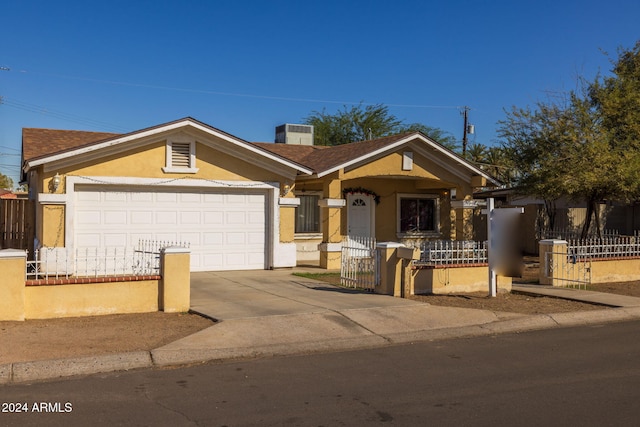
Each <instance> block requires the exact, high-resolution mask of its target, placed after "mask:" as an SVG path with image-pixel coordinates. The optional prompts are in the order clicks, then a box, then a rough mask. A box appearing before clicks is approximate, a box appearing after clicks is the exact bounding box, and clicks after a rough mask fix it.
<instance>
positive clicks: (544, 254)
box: [539, 239, 568, 286]
mask: <svg viewBox="0 0 640 427" xmlns="http://www.w3.org/2000/svg"><path fill="white" fill-rule="evenodd" d="M567 246H568V242H567V241H566V240H557V239H545V240H540V243H539V250H540V273H539V282H540V284H541V285H553V286H561V284H562V282H561V280H562V279H564V278H565V276H564V271H565V269H564V265H565V264H566V262H567Z"/></svg>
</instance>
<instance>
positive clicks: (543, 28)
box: [0, 0, 640, 182]
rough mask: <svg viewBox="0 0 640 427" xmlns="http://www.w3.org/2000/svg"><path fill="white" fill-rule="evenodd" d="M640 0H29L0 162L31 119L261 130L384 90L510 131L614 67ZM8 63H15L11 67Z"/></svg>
mask: <svg viewBox="0 0 640 427" xmlns="http://www.w3.org/2000/svg"><path fill="white" fill-rule="evenodd" d="M638 16H640V2H638V1H637V0H625V1H621V0H609V1H607V2H602V1H594V0H584V1H574V0H569V1H566V0H555V1H548V0H536V1H513V0H510V1H503V0H497V1H486V2H484V1H468V0H459V1H456V2H449V1H438V2H436V1H413V0H396V1H393V2H391V1H377V0H369V1H360V0H358V1H348V0H342V1H334V0H328V1H322V2H302V1H298V2H294V1H242V0H236V1H204V0H202V1H190V0H181V1H162V2H160V1H157V0H153V1H146V0H145V1H135V0H126V1H121V0H111V1H108V2H107V1H91V0H84V1H75V0H74V1H52V0H48V1H29V0H4V1H2V2H1V4H0V23H1V28H2V41H1V42H0V67H3V69H2V70H0V96H2V102H3V103H2V104H1V105H0V172H1V173H4V174H6V175H9V176H11V177H12V178H13V179H14V181H16V182H17V180H18V174H19V163H20V158H19V156H18V155H19V153H20V146H21V129H22V128H23V127H43V128H54V129H78V130H94V131H110V132H129V131H133V130H137V129H142V128H145V127H148V126H154V125H157V124H161V123H165V122H168V121H172V120H175V119H178V118H182V117H185V116H191V117H194V118H196V119H198V120H201V121H203V122H205V123H207V124H210V125H212V126H215V127H217V128H219V129H221V130H224V131H226V132H229V133H231V134H234V135H236V136H238V137H240V138H243V139H246V140H249V141H273V138H274V128H275V126H277V125H279V124H282V123H299V122H301V121H302V120H303V119H304V118H305V117H306V116H308V115H309V114H310V113H311V112H313V111H322V110H323V109H326V111H327V112H329V113H333V112H335V111H336V110H337V109H340V108H342V107H343V106H344V105H349V106H350V105H351V104H352V103H355V104H357V103H359V102H363V103H373V104H377V103H382V104H385V105H387V106H389V110H390V112H391V113H392V114H394V115H395V116H396V117H398V118H399V119H402V120H404V121H405V122H407V123H414V122H419V123H424V124H427V125H429V126H434V127H439V128H441V129H443V130H445V131H448V132H450V133H452V134H453V135H455V136H456V137H457V138H458V139H461V138H462V116H461V114H460V108H459V107H461V106H464V105H467V106H469V107H470V108H471V111H470V113H469V119H470V123H472V124H474V125H475V129H476V133H475V135H472V136H470V141H471V142H479V143H483V144H487V145H491V144H494V143H495V142H496V141H495V140H496V129H497V127H498V126H497V122H498V121H499V120H502V119H503V118H504V109H505V108H510V107H511V106H512V105H515V106H518V107H525V106H527V105H532V104H534V103H535V102H536V101H537V100H540V99H545V98H546V96H547V93H549V92H559V91H566V90H571V89H574V88H575V87H576V80H577V77H578V76H584V77H586V78H587V79H593V77H594V76H595V75H596V73H597V72H598V71H601V72H602V73H605V74H606V73H607V72H608V71H609V69H610V63H609V60H608V59H607V57H606V56H605V55H604V54H603V53H602V51H605V52H608V53H609V54H610V55H612V56H613V57H614V58H615V56H616V55H615V54H616V50H617V48H618V47H620V46H623V47H627V48H630V47H632V46H633V44H634V43H635V41H636V40H637V39H640V31H639V28H640V27H639V26H638V23H637V19H638ZM5 68H8V70H6V69H5Z"/></svg>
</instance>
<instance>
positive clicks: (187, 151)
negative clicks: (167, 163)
mask: <svg viewBox="0 0 640 427" xmlns="http://www.w3.org/2000/svg"><path fill="white" fill-rule="evenodd" d="M171 166H173V167H174V168H189V167H191V144H189V143H188V142H174V143H173V144H171Z"/></svg>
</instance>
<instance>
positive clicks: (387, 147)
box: [260, 132, 500, 185]
mask: <svg viewBox="0 0 640 427" xmlns="http://www.w3.org/2000/svg"><path fill="white" fill-rule="evenodd" d="M409 144H411V145H412V146H414V147H418V149H419V150H420V152H421V154H422V155H423V156H426V157H429V158H432V160H434V161H435V162H436V163H438V164H440V165H442V166H446V167H448V168H450V169H452V170H455V169H458V175H463V174H467V175H469V174H470V175H479V176H483V177H485V178H486V179H487V180H489V181H490V182H492V183H493V184H495V185H499V184H500V183H499V182H498V181H497V180H496V179H495V178H494V177H492V176H491V175H489V174H488V173H486V172H485V171H483V170H481V169H479V168H478V167H476V166H475V165H473V164H472V163H471V162H469V161H468V160H466V159H464V158H463V157H461V156H459V155H457V154H456V153H454V152H453V151H451V150H449V149H448V148H446V147H444V146H442V145H441V144H439V143H437V142H436V141H434V140H432V139H431V138H429V137H428V136H426V135H424V134H422V133H420V132H411V133H405V134H400V135H393V136H387V137H384V138H378V139H373V140H369V141H361V142H352V143H350V144H343V145H335V146H330V147H322V148H323V149H320V148H321V147H317V146H302V145H287V144H267V143H261V144H260V146H261V147H263V148H265V149H267V150H270V151H273V152H278V153H279V154H280V155H282V156H284V157H287V158H290V159H292V160H294V159H295V160H294V161H297V162H299V163H300V164H302V165H304V166H307V167H309V168H311V169H312V170H313V172H314V173H315V174H316V175H317V176H318V177H323V176H326V175H328V174H330V173H332V172H335V171H337V170H340V169H345V168H349V167H351V166H357V165H362V164H366V163H369V162H371V161H374V160H375V159H377V158H379V157H380V156H384V155H386V154H389V153H391V152H394V151H395V150H397V149H398V148H400V147H402V146H404V145H409ZM430 153H431V154H430ZM436 157H437V158H436Z"/></svg>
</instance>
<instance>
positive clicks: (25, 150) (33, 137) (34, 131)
mask: <svg viewBox="0 0 640 427" xmlns="http://www.w3.org/2000/svg"><path fill="white" fill-rule="evenodd" d="M117 136H120V134H117V133H108V132H86V131H80V130H56V129H38V128H24V129H22V160H23V162H24V161H28V160H33V159H35V158H38V157H43V156H48V155H51V154H55V153H59V152H61V151H65V150H69V149H72V148H77V147H80V146H83V145H86V144H93V143H96V142H99V141H102V140H106V139H109V138H114V137H117Z"/></svg>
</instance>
